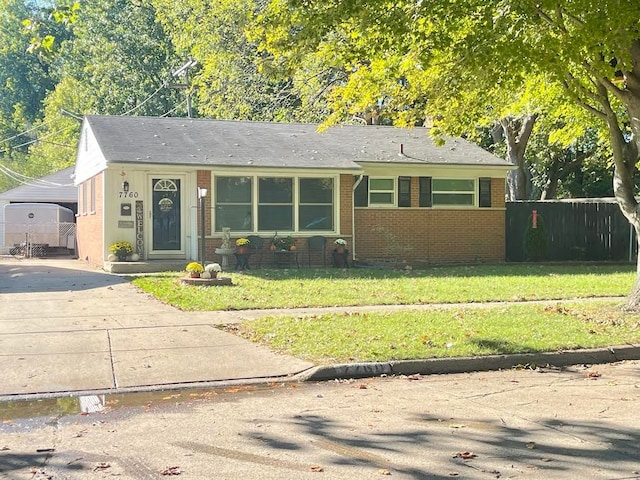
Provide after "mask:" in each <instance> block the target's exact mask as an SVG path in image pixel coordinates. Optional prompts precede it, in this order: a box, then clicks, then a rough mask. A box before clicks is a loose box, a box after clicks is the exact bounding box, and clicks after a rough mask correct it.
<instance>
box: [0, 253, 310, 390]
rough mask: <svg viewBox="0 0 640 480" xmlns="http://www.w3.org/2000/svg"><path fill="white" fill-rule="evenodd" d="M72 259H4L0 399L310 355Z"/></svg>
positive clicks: (280, 369) (266, 368)
mask: <svg viewBox="0 0 640 480" xmlns="http://www.w3.org/2000/svg"><path fill="white" fill-rule="evenodd" d="M235 321H238V318H237V317H234V316H232V315H231V314H229V313H226V312H204V313H203V312H200V313H198V314H195V315H194V314H192V313H188V312H182V311H180V310H178V309H175V308H173V307H171V306H169V305H166V304H163V303H161V302H159V301H158V300H156V299H155V298H154V297H151V296H150V295H147V294H145V293H142V292H140V291H139V290H138V289H136V288H135V287H134V286H132V285H131V284H130V283H129V282H128V281H127V280H126V279H123V278H121V277H118V276H114V275H110V274H107V273H104V272H102V271H100V270H97V269H94V268H92V267H88V266H86V265H85V264H84V263H83V262H82V261H78V260H67V259H24V260H20V259H16V258H11V257H8V258H2V259H0V372H2V373H1V374H0V375H1V381H0V397H1V396H8V395H25V394H60V393H63V392H86V391H113V390H119V391H126V390H128V389H133V390H140V389H144V388H148V387H158V386H167V387H168V386H172V385H175V384H181V385H188V384H201V383H205V382H219V381H228V380H233V381H251V380H255V379H269V378H272V379H277V378H281V377H287V376H291V375H295V374H297V373H300V372H302V371H304V370H306V369H309V368H310V367H312V366H313V365H312V364H311V363H308V362H305V361H302V360H299V359H297V358H293V357H290V356H285V355H278V354H276V353H274V352H272V351H270V350H269V349H267V348H265V347H261V346H259V345H255V344H253V343H251V342H249V341H246V340H243V339H241V338H239V337H237V336H235V335H231V334H228V333H225V332H223V331H221V330H219V329H218V328H216V327H215V326H216V325H219V324H221V323H229V322H235Z"/></svg>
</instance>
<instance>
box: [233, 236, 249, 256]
mask: <svg viewBox="0 0 640 480" xmlns="http://www.w3.org/2000/svg"><path fill="white" fill-rule="evenodd" d="M250 243H251V241H250V240H249V239H248V238H239V239H237V240H236V252H237V253H239V254H240V255H244V254H246V253H249V244H250Z"/></svg>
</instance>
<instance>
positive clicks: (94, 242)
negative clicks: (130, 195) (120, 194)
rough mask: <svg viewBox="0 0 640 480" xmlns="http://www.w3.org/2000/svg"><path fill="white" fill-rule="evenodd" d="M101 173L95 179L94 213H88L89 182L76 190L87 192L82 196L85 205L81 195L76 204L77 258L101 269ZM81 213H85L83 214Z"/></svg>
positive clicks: (102, 214) (102, 192)
mask: <svg viewBox="0 0 640 480" xmlns="http://www.w3.org/2000/svg"><path fill="white" fill-rule="evenodd" d="M103 175H104V174H103V173H99V174H98V175H96V176H95V177H94V178H95V182H94V185H95V189H96V191H95V200H96V201H95V212H91V211H90V203H91V200H90V199H91V181H90V180H87V181H86V182H84V183H83V184H82V185H81V186H80V187H79V189H78V191H81V189H82V188H85V189H86V190H87V194H86V195H85V196H84V198H86V201H87V205H86V206H84V205H82V195H80V198H79V203H78V216H77V218H76V223H77V249H78V258H79V259H81V260H84V261H86V262H88V263H90V264H92V265H95V266H98V267H100V268H102V265H103V262H104V258H103V252H104V248H105V247H104V244H103V239H102V231H103V224H102V222H103V218H104V191H103ZM83 212H86V214H84V213H83Z"/></svg>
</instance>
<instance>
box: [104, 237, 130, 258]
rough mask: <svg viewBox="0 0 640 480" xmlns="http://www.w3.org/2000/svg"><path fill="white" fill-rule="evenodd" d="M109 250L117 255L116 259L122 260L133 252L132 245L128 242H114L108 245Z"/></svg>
mask: <svg viewBox="0 0 640 480" xmlns="http://www.w3.org/2000/svg"><path fill="white" fill-rule="evenodd" d="M109 252H111V253H112V254H113V255H115V256H116V257H117V260H118V261H120V262H124V261H126V260H127V257H128V256H129V255H131V254H132V253H133V245H131V243H130V242H125V241H121V242H115V243H112V244H111V245H110V246H109Z"/></svg>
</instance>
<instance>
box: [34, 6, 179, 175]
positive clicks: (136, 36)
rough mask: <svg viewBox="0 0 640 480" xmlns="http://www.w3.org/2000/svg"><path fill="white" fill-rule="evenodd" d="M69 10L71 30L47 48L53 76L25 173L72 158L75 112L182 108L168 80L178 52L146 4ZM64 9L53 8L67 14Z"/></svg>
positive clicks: (160, 111)
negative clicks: (52, 56) (58, 43)
mask: <svg viewBox="0 0 640 480" xmlns="http://www.w3.org/2000/svg"><path fill="white" fill-rule="evenodd" d="M72 11H73V16H74V17H73V36H71V37H69V38H67V39H66V40H65V41H63V42H61V46H60V47H59V48H58V49H56V51H55V52H54V53H55V55H56V58H55V62H56V65H57V68H58V75H59V77H60V80H59V82H58V83H57V85H56V86H55V89H54V91H52V92H50V94H49V95H48V96H47V98H46V100H45V102H44V108H43V110H42V112H43V121H42V123H41V124H40V125H41V126H42V128H41V129H40V130H39V141H38V142H37V143H36V144H35V145H34V146H33V147H32V148H31V150H30V154H31V155H30V162H29V165H30V168H29V170H28V171H29V175H31V176H39V175H43V174H45V173H49V172H50V171H52V170H58V169H60V168H64V167H66V166H69V165H72V164H73V161H74V160H75V154H76V147H75V145H76V143H77V139H78V136H79V132H80V123H79V122H78V118H73V116H74V115H75V116H76V117H79V118H80V120H81V116H82V115H83V114H115V115H121V114H136V115H163V114H167V113H168V112H173V113H175V112H177V113H178V114H184V113H183V112H185V108H184V99H183V97H182V94H181V93H179V92H177V91H175V90H173V89H171V88H169V85H168V82H169V80H170V79H171V74H170V72H171V69H172V68H174V67H175V65H176V64H177V62H179V61H180V59H178V58H177V57H176V56H175V53H174V50H173V45H172V43H171V41H170V39H169V38H168V37H167V36H166V35H165V32H164V29H163V28H162V25H160V24H159V23H158V22H157V21H156V17H155V10H154V9H153V8H152V7H151V6H150V5H146V2H135V1H131V0H96V1H92V2H86V3H83V4H82V6H81V8H79V9H73V10H72ZM65 12H67V13H68V10H63V11H60V10H56V11H55V13H57V14H58V17H60V16H62V18H64V19H66V18H67V16H66V15H63V14H64V13H65ZM55 38H56V41H57V40H58V37H55ZM35 43H36V44H37V42H35ZM32 44H33V42H32ZM32 50H34V53H36V54H38V52H39V51H40V49H32ZM45 54H47V53H45ZM47 55H48V54H47ZM63 112H66V113H63Z"/></svg>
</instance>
